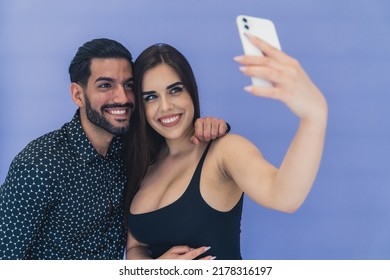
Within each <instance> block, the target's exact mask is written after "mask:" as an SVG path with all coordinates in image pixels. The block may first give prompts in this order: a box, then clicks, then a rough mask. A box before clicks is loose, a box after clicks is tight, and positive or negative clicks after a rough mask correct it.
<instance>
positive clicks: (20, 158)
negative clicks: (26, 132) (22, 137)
mask: <svg viewBox="0 0 390 280" xmlns="http://www.w3.org/2000/svg"><path fill="white" fill-rule="evenodd" d="M68 150H69V148H68V141H67V132H66V130H65V129H64V128H60V129H57V130H54V131H51V132H49V133H46V134H44V135H42V136H40V137H38V138H36V139H34V140H33V141H31V142H30V143H28V144H27V146H26V147H25V148H24V149H23V150H22V151H21V152H19V154H18V155H17V156H16V157H15V159H14V162H26V163H29V164H35V163H37V164H39V163H40V162H42V160H44V159H50V160H56V159H57V158H62V157H63V156H66V155H67V153H68Z"/></svg>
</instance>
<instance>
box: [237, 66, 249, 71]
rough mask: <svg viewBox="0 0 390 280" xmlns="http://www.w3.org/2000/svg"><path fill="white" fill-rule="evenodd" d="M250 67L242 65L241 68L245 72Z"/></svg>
mask: <svg viewBox="0 0 390 280" xmlns="http://www.w3.org/2000/svg"><path fill="white" fill-rule="evenodd" d="M247 68H248V67H246V66H240V67H239V69H240V71H241V72H245V71H246V69H247Z"/></svg>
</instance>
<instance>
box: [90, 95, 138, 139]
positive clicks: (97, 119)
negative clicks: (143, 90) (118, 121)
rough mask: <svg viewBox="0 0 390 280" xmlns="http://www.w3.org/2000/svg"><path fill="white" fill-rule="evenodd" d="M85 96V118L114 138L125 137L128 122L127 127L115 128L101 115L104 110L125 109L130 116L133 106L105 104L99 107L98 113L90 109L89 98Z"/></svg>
mask: <svg viewBox="0 0 390 280" xmlns="http://www.w3.org/2000/svg"><path fill="white" fill-rule="evenodd" d="M84 96H85V109H86V112H87V118H88V120H89V121H90V122H91V123H93V124H94V125H96V126H98V127H100V128H103V129H104V130H105V131H107V132H109V133H111V134H113V135H115V136H122V135H125V134H126V133H127V132H128V131H129V128H130V121H128V122H129V124H128V125H126V126H123V127H116V126H114V125H112V124H111V123H110V122H109V121H108V120H107V119H106V117H105V116H104V115H103V112H104V109H106V108H113V107H115V108H127V109H129V112H130V115H131V112H132V109H133V108H134V105H133V104H131V103H126V104H107V105H104V106H102V107H101V109H100V110H101V113H99V112H98V111H96V110H94V109H92V106H91V102H90V101H89V98H88V96H87V94H85V95H84Z"/></svg>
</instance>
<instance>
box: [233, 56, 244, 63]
mask: <svg viewBox="0 0 390 280" xmlns="http://www.w3.org/2000/svg"><path fill="white" fill-rule="evenodd" d="M243 58H244V57H243V56H242V55H239V56H235V57H233V60H234V61H237V62H240V61H242V59H243Z"/></svg>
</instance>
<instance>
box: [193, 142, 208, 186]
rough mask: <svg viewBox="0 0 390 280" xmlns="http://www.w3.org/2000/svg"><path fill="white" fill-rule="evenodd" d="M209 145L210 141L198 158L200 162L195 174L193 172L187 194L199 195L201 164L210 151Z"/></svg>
mask: <svg viewBox="0 0 390 280" xmlns="http://www.w3.org/2000/svg"><path fill="white" fill-rule="evenodd" d="M211 143H212V141H210V142H209V143H208V144H207V147H206V149H205V150H204V152H203V154H202V157H201V158H200V160H199V162H198V165H197V166H196V169H195V172H194V174H193V176H192V179H191V181H190V184H189V186H188V192H190V193H191V192H196V193H198V194H200V189H199V187H200V174H201V172H202V167H203V163H204V161H205V159H206V156H207V153H208V151H209V149H210V146H211Z"/></svg>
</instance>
